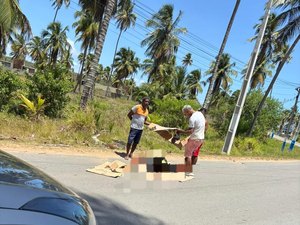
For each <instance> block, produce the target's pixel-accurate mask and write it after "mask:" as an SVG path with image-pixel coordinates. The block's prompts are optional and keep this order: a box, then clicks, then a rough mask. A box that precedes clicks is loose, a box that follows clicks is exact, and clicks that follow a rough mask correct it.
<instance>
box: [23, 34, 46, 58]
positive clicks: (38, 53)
mask: <svg viewBox="0 0 300 225" xmlns="http://www.w3.org/2000/svg"><path fill="white" fill-rule="evenodd" d="M27 47H28V52H29V55H30V57H31V58H32V60H33V61H34V62H36V63H39V62H41V61H42V60H43V59H44V58H45V45H44V43H43V41H42V39H41V38H40V37H38V36H34V37H33V38H32V39H31V40H30V42H29V43H28V45H27Z"/></svg>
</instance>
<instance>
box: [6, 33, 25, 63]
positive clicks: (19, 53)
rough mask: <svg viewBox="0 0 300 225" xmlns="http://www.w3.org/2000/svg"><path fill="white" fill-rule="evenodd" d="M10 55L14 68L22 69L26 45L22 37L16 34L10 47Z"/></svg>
mask: <svg viewBox="0 0 300 225" xmlns="http://www.w3.org/2000/svg"><path fill="white" fill-rule="evenodd" d="M11 50H12V51H11V53H10V55H11V56H12V59H13V64H14V66H13V67H14V68H17V69H22V68H23V66H24V63H25V58H26V55H27V54H28V49H27V43H26V41H25V39H24V36H22V35H21V34H16V35H15V38H14V40H13V41H12V45H11Z"/></svg>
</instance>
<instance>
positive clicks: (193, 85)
mask: <svg viewBox="0 0 300 225" xmlns="http://www.w3.org/2000/svg"><path fill="white" fill-rule="evenodd" d="M200 80H201V71H200V70H193V71H192V72H190V74H189V75H188V76H187V78H186V85H187V86H188V89H189V98H191V99H196V96H197V94H198V93H202V91H203V90H202V86H201V82H200Z"/></svg>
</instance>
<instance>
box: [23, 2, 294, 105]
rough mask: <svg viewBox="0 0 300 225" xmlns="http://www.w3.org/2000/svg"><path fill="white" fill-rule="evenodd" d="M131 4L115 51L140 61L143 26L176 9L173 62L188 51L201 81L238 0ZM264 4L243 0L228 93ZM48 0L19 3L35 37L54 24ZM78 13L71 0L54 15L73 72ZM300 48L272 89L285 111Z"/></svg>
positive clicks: (231, 41) (113, 31)
mask: <svg viewBox="0 0 300 225" xmlns="http://www.w3.org/2000/svg"><path fill="white" fill-rule="evenodd" d="M133 2H134V3H135V7H134V13H135V14H136V15H137V21H136V25H135V27H133V28H130V29H128V30H127V31H126V32H125V33H124V34H123V35H122V37H121V40H120V43H119V48H121V47H125V48H130V49H131V50H133V51H134V52H135V53H136V56H137V57H138V58H140V61H141V62H142V61H143V60H144V59H145V58H146V56H145V48H143V47H141V45H140V43H141V41H142V40H143V39H145V38H146V36H147V33H149V32H150V30H149V29H148V28H146V27H145V22H146V20H147V19H150V18H151V16H152V15H153V14H154V13H156V12H157V11H158V10H159V9H160V8H161V7H162V6H163V5H165V4H172V5H173V6H174V18H175V17H177V15H178V13H179V11H182V12H183V15H182V18H181V20H180V23H179V27H185V28H186V29H187V31H188V32H187V33H186V34H185V35H180V43H181V44H180V47H179V50H178V53H177V63H178V64H181V61H182V59H183V57H184V56H185V55H186V54H187V53H188V52H191V53H192V59H193V65H191V66H190V67H188V71H192V70H194V69H200V70H201V73H202V80H206V79H207V78H208V76H205V72H206V71H207V70H208V68H209V66H210V63H211V61H212V60H214V59H215V57H216V55H217V53H218V49H219V48H220V46H221V43H222V40H223V37H224V34H225V31H226V28H227V25H228V22H229V19H230V17H231V14H232V11H233V8H234V6H235V3H236V0H226V1H224V0H209V1H207V0H185V1H183V0H148V1H146V0H133ZM265 3H266V0H243V1H241V3H240V5H239V9H238V11H237V14H236V17H235V20H234V23H233V26H232V28H231V32H230V35H229V38H228V41H227V44H226V47H225V50H224V52H225V53H229V54H230V55H231V62H235V63H236V66H235V67H234V69H235V70H236V71H237V72H238V75H237V76H236V77H233V84H232V86H231V90H233V91H234V90H237V89H240V88H241V86H242V83H243V79H242V76H241V70H242V69H243V68H244V66H245V64H246V63H247V62H248V61H249V58H250V55H251V53H252V51H253V48H254V45H255V42H249V38H251V37H253V36H254V29H253V26H254V25H255V24H257V23H258V21H259V18H260V17H261V16H263V15H264V5H265ZM51 5H52V1H50V0H31V1H30V3H29V2H28V1H25V0H20V7H21V9H22V11H23V13H24V14H25V15H26V16H27V18H28V19H29V21H30V23H31V27H32V30H33V34H34V35H37V36H39V35H40V34H41V32H42V30H44V29H46V28H47V26H48V24H49V23H51V22H52V21H53V18H54V14H55V10H54V8H53V7H52V6H51ZM78 10H80V7H79V5H78V1H77V0H71V4H70V6H69V7H68V8H65V7H62V8H61V10H60V11H59V12H58V16H57V21H60V22H61V23H62V24H63V26H68V27H69V31H68V41H69V42H70V44H71V45H72V54H73V58H74V60H75V62H74V68H75V71H77V70H78V67H79V65H78V62H77V56H78V54H80V52H81V49H80V43H79V42H76V37H75V32H74V29H73V28H72V24H73V22H74V21H75V19H74V13H75V12H76V11H78ZM118 34H119V30H118V29H117V27H116V22H115V20H112V21H111V22H110V25H109V28H108V32H107V37H106V40H105V43H104V47H103V50H102V55H101V58H100V63H101V64H103V65H104V66H110V65H111V63H112V58H113V53H114V49H115V45H116V41H117V37H118ZM299 45H300V44H298V46H297V47H296V48H295V50H294V52H293V54H292V56H293V59H292V60H291V62H290V63H289V64H286V65H285V66H284V67H283V69H282V71H281V74H280V75H279V77H278V79H277V81H276V83H275V85H274V87H273V90H272V97H273V98H276V99H278V100H280V101H281V102H283V105H284V107H285V108H287V109H290V108H291V107H292V106H293V105H294V103H295V97H296V95H297V91H296V90H295V88H297V87H300V76H299V75H297V73H299V72H297V71H299V65H300V63H299V61H300V46H299ZM140 75H141V74H140V73H139V74H137V75H136V76H135V81H136V83H137V84H140V83H142V82H145V81H146V80H147V77H146V76H142V77H141V76H140ZM271 79H272V78H271V77H268V78H267V79H266V82H265V85H264V86H263V90H266V89H267V87H268V84H269V83H270V81H271ZM207 87H208V85H207V86H206V87H204V88H203V92H202V93H200V94H199V95H198V97H197V98H198V100H199V102H200V103H201V104H202V103H203V101H204V98H205V95H206V92H207Z"/></svg>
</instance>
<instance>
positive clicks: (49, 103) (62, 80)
mask: <svg viewBox="0 0 300 225" xmlns="http://www.w3.org/2000/svg"><path fill="white" fill-rule="evenodd" d="M28 80H29V82H28V86H29V93H30V95H29V99H37V97H38V95H39V94H40V95H41V96H42V98H43V99H45V102H46V105H45V110H44V112H45V115H47V116H49V117H59V116H61V111H62V109H63V108H64V107H65V105H66V104H67V102H68V101H69V97H68V96H67V94H68V93H69V92H70V91H71V89H72V83H71V73H70V72H69V70H68V69H67V68H66V67H64V66H63V65H59V64H58V65H55V66H52V67H51V68H50V67H47V68H45V69H44V70H39V71H37V72H36V73H35V74H34V76H28Z"/></svg>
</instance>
